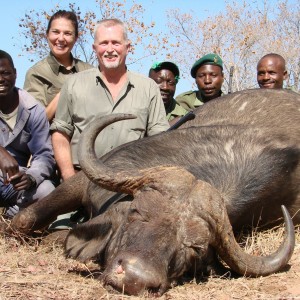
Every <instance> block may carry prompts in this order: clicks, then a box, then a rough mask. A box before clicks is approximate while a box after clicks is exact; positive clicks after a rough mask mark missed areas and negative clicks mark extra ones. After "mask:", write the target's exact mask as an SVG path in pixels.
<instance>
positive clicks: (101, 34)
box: [93, 24, 130, 70]
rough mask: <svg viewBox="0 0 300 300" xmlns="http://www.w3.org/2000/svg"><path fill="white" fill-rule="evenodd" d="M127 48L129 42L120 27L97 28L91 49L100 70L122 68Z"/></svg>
mask: <svg viewBox="0 0 300 300" xmlns="http://www.w3.org/2000/svg"><path fill="white" fill-rule="evenodd" d="M129 47H130V44H129V41H128V40H127V39H126V38H125V35H124V30H123V27H122V26H121V25H119V24H114V25H111V26H107V25H106V24H101V25H100V26H99V27H98V28H97V31H96V34H95V41H94V44H93V49H94V51H95V52H96V55H97V58H98V62H99V66H100V70H104V69H117V68H119V67H123V68H124V67H125V60H126V56H127V54H128V52H129Z"/></svg>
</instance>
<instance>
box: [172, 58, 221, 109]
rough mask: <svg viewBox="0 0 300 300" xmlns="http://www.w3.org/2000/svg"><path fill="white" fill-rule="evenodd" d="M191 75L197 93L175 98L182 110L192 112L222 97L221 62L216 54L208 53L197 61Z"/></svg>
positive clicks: (184, 94) (186, 93)
mask: <svg viewBox="0 0 300 300" xmlns="http://www.w3.org/2000/svg"><path fill="white" fill-rule="evenodd" d="M191 75H192V77H193V78H195V82H196V84H197V87H198V91H188V92H185V93H182V94H180V95H178V96H177V97H176V101H177V102H178V103H179V104H180V105H181V106H182V107H183V108H185V109H187V110H193V109H195V108H196V107H198V106H200V105H202V104H203V103H206V102H208V101H210V100H212V99H215V98H218V97H220V96H221V95H222V91H221V88H222V84H223V81H224V74H223V61H222V59H221V58H220V56H218V55H217V54H215V53H209V54H206V55H204V56H203V57H201V58H200V59H198V60H197V61H196V62H195V63H194V65H193V67H192V69H191Z"/></svg>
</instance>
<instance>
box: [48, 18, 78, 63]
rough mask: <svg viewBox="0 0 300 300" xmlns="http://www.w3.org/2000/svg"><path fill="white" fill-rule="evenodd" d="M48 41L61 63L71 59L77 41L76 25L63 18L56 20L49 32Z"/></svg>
mask: <svg viewBox="0 0 300 300" xmlns="http://www.w3.org/2000/svg"><path fill="white" fill-rule="evenodd" d="M47 39H48V44H49V47H50V50H51V52H52V53H53V54H54V56H55V57H56V59H57V60H58V61H59V62H63V61H64V60H65V59H66V58H67V59H69V57H70V53H71V51H72V49H73V46H74V44H75V43H76V40H77V37H76V31H75V27H74V24H73V23H72V21H71V20H68V19H66V18H63V17H62V18H57V19H54V20H53V21H52V22H51V25H50V28H49V31H48V32H47Z"/></svg>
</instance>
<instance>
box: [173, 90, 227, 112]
mask: <svg viewBox="0 0 300 300" xmlns="http://www.w3.org/2000/svg"><path fill="white" fill-rule="evenodd" d="M197 92H198V91H188V92H184V93H182V94H180V95H178V96H177V97H176V98H175V99H176V101H177V102H178V103H179V105H181V106H182V107H183V108H184V109H186V110H188V111H190V110H194V109H195V108H197V107H198V106H200V105H202V104H204V103H205V102H204V101H203V100H202V99H201V95H200V98H199V96H198V95H197V94H200V93H197ZM222 95H223V93H222V92H220V96H222Z"/></svg>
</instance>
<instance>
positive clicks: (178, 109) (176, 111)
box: [166, 99, 188, 121]
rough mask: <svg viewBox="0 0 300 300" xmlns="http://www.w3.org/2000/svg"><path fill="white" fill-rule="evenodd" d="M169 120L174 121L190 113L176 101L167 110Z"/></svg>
mask: <svg viewBox="0 0 300 300" xmlns="http://www.w3.org/2000/svg"><path fill="white" fill-rule="evenodd" d="M166 113H167V120H168V121H172V120H173V119H175V118H177V117H182V116H184V115H186V114H187V113H188V110H186V109H184V108H183V107H182V106H180V105H179V104H178V103H177V102H176V101H175V99H173V101H172V102H171V104H170V105H169V107H168V108H166Z"/></svg>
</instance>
